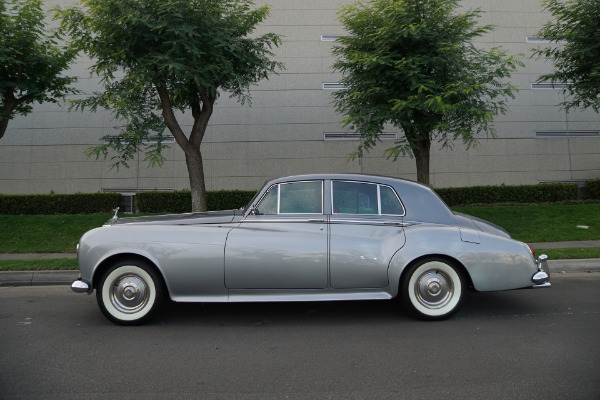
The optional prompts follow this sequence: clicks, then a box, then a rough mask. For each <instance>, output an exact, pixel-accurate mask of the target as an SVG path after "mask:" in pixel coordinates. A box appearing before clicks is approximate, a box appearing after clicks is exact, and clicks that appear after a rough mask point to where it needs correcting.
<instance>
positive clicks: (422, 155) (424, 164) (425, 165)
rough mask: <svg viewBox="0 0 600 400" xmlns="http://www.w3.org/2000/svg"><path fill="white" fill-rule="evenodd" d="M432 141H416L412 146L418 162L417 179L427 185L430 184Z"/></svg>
mask: <svg viewBox="0 0 600 400" xmlns="http://www.w3.org/2000/svg"><path fill="white" fill-rule="evenodd" d="M430 149H431V141H430V140H420V141H417V142H416V143H415V145H414V146H413V148H412V151H413V154H414V155H415V162H416V164H417V181H418V182H419V183H423V184H425V185H429V157H430V154H429V152H430Z"/></svg>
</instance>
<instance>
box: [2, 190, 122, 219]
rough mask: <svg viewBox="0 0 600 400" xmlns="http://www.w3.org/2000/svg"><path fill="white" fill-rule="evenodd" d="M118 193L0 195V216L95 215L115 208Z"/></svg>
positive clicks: (118, 198) (118, 196) (119, 197)
mask: <svg viewBox="0 0 600 400" xmlns="http://www.w3.org/2000/svg"><path fill="white" fill-rule="evenodd" d="M120 199H121V194H119V193H78V194H31V195H3V194H0V214H12V215H22V214H31V215H35V214H38V215H39V214H95V213H102V212H109V211H111V210H113V209H115V208H116V207H117V205H118V204H119V200H120Z"/></svg>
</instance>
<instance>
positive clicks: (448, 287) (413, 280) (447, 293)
mask: <svg viewBox="0 0 600 400" xmlns="http://www.w3.org/2000/svg"><path fill="white" fill-rule="evenodd" d="M408 292H409V293H408V295H409V298H410V301H411V303H412V305H413V307H414V308H415V309H416V310H417V311H419V312H420V313H422V314H424V315H427V316H432V317H434V316H443V315H445V314H447V313H449V312H452V310H453V309H454V308H455V307H456V306H457V305H458V303H459V301H460V298H461V294H462V283H461V280H460V276H459V275H458V273H457V272H456V271H455V270H454V268H452V267H451V266H450V265H448V264H446V263H444V262H442V261H430V262H426V263H424V264H423V265H420V266H419V267H418V268H417V269H416V270H415V272H414V273H413V274H412V276H411V277H410V280H409V282H408Z"/></svg>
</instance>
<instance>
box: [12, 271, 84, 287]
mask: <svg viewBox="0 0 600 400" xmlns="http://www.w3.org/2000/svg"><path fill="white" fill-rule="evenodd" d="M77 278H79V271H0V287H1V286H52V285H70V284H71V283H73V281H74V280H77Z"/></svg>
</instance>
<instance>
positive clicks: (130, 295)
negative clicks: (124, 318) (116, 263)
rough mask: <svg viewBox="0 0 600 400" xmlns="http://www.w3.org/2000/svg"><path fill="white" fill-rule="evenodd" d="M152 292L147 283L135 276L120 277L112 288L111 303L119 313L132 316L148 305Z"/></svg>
mask: <svg viewBox="0 0 600 400" xmlns="http://www.w3.org/2000/svg"><path fill="white" fill-rule="evenodd" d="M149 298H150V291H149V289H148V286H147V285H146V282H144V280H143V279H142V278H141V277H140V276H138V275H134V274H128V275H122V276H120V277H118V278H117V279H116V280H115V282H114V283H113V285H112V286H111V288H110V301H111V303H112V305H113V306H115V308H117V309H118V310H119V311H121V312H123V313H126V314H132V313H135V312H137V311H139V310H140V309H142V308H144V306H146V304H148V299H149Z"/></svg>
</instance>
